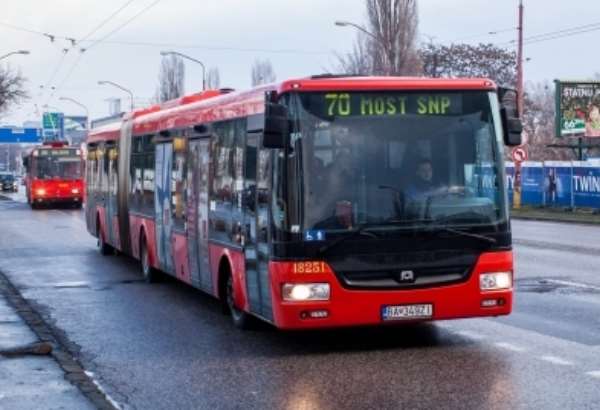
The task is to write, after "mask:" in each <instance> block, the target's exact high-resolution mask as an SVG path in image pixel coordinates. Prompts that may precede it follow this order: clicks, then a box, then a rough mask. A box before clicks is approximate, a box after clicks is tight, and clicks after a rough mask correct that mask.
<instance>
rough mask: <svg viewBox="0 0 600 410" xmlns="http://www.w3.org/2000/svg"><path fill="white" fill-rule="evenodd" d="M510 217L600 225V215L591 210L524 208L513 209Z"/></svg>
mask: <svg viewBox="0 0 600 410" xmlns="http://www.w3.org/2000/svg"><path fill="white" fill-rule="evenodd" d="M510 216H511V218H513V219H526V220H533V221H552V222H567V223H578V224H588V225H600V214H598V213H593V212H592V210H589V209H575V210H565V209H561V208H532V207H522V208H520V209H511V210H510Z"/></svg>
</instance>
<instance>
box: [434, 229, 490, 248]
mask: <svg viewBox="0 0 600 410" xmlns="http://www.w3.org/2000/svg"><path fill="white" fill-rule="evenodd" d="M432 229H437V230H440V231H443V232H448V233H451V234H454V235H459V236H464V237H466V238H474V239H479V240H480V241H484V242H488V243H491V244H496V243H497V242H498V241H497V240H496V239H495V238H492V237H490V236H485V235H480V234H477V233H472V232H466V231H462V230H460V229H454V228H450V227H448V226H434V227H432Z"/></svg>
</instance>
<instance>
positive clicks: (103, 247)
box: [96, 219, 112, 256]
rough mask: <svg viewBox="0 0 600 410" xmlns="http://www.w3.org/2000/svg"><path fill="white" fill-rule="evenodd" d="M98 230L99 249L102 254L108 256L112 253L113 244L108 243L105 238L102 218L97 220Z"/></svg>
mask: <svg viewBox="0 0 600 410" xmlns="http://www.w3.org/2000/svg"><path fill="white" fill-rule="evenodd" d="M96 226H97V232H98V251H99V252H100V255H102V256H108V255H110V254H111V253H112V246H110V245H109V244H107V243H106V240H105V239H104V234H103V233H102V229H101V227H100V219H98V221H97V225H96Z"/></svg>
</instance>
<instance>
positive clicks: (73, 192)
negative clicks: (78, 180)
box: [71, 188, 79, 195]
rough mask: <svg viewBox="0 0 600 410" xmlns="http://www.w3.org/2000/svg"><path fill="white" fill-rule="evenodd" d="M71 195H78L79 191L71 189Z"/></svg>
mask: <svg viewBox="0 0 600 410" xmlns="http://www.w3.org/2000/svg"><path fill="white" fill-rule="evenodd" d="M71 193H72V194H75V195H79V189H77V188H73V189H71Z"/></svg>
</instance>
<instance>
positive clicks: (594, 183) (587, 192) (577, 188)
mask: <svg viewBox="0 0 600 410" xmlns="http://www.w3.org/2000/svg"><path fill="white" fill-rule="evenodd" d="M573 200H574V205H575V206H576V207H586V208H587V207H589V208H600V167H592V166H590V165H587V164H582V163H578V164H577V163H576V164H574V166H573Z"/></svg>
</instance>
